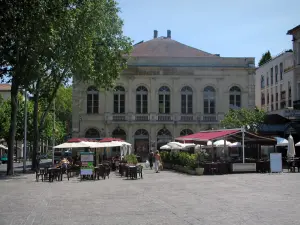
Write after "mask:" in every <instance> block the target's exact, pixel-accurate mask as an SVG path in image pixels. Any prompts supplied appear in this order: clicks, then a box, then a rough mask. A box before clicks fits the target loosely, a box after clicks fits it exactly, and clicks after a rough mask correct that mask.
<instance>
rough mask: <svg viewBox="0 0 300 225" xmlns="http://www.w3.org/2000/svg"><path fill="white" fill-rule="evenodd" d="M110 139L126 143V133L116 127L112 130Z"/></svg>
mask: <svg viewBox="0 0 300 225" xmlns="http://www.w3.org/2000/svg"><path fill="white" fill-rule="evenodd" d="M112 137H113V138H120V139H122V140H124V141H126V132H125V131H124V130H123V129H121V128H119V127H117V128H116V129H114V131H113V132H112Z"/></svg>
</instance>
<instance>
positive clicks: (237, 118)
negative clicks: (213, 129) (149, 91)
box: [221, 108, 266, 133]
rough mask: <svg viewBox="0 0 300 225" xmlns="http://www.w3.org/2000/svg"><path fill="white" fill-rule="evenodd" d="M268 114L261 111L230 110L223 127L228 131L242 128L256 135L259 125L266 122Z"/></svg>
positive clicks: (223, 121) (222, 123)
mask: <svg viewBox="0 0 300 225" xmlns="http://www.w3.org/2000/svg"><path fill="white" fill-rule="evenodd" d="M265 116H266V113H265V112H264V111H263V110H260V109H257V108H256V109H246V108H242V109H237V110H235V109H230V110H229V112H228V113H227V114H226V115H225V118H224V120H222V122H221V125H222V126H223V127H225V128H227V129H230V128H241V127H242V126H245V129H246V130H248V131H250V132H254V133H256V132H257V130H258V128H259V125H260V124H262V123H263V122H264V119H265Z"/></svg>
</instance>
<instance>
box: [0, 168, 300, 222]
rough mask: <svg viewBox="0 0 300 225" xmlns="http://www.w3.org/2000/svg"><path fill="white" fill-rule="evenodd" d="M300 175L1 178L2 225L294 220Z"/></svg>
mask: <svg viewBox="0 0 300 225" xmlns="http://www.w3.org/2000/svg"><path fill="white" fill-rule="evenodd" d="M299 202H300V173H299V174H297V173H295V174H287V173H284V174H272V175H270V174H236V175H224V176H201V177H197V176H188V175H184V174H178V173H175V172H170V171H162V172H161V173H159V174H154V173H153V171H149V170H147V171H145V174H144V179H141V180H124V179H123V178H120V177H117V176H115V175H112V176H111V177H110V179H109V180H99V181H83V182H80V181H78V180H77V179H76V178H72V179H71V180H70V181H68V180H67V179H64V181H62V182H54V183H48V182H38V183H37V182H35V181H34V176H33V175H26V177H16V178H13V179H7V180H0V225H8V224H11V225H19V224H20V225H21V224H22V225H28V224H30V225H31V224H34V225H48V224H49V225H50V224H51V225H56V224H57V225H62V224H64V225H69V224H70V225H73V224H74V225H77V224H78V225H79V224H80V225H84V224H86V225H92V224H96V225H106V224H110V225H123V224H126V225H144V224H149V225H150V224H155V225H162V224H165V225H167V224H170V225H177V224H178V225H179V224H180V225H185V224H197V225H200V224H204V225H214V224H230V225H235V224H237V225H242V224H247V225H257V224H260V225H271V224H272V225H285V224H286V225H294V224H295V225H296V224H300V214H299V213H298V211H299V209H298V206H299Z"/></svg>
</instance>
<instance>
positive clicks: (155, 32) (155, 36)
mask: <svg viewBox="0 0 300 225" xmlns="http://www.w3.org/2000/svg"><path fill="white" fill-rule="evenodd" d="M157 35H158V32H157V30H154V36H153V38H157Z"/></svg>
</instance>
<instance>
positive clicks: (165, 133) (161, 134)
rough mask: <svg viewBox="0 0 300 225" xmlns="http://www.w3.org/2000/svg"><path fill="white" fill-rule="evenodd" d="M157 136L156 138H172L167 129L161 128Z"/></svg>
mask: <svg viewBox="0 0 300 225" xmlns="http://www.w3.org/2000/svg"><path fill="white" fill-rule="evenodd" d="M157 136H158V137H163V136H170V137H172V134H171V132H170V131H169V130H168V129H166V128H163V129H160V130H159V131H158V132H157Z"/></svg>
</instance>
